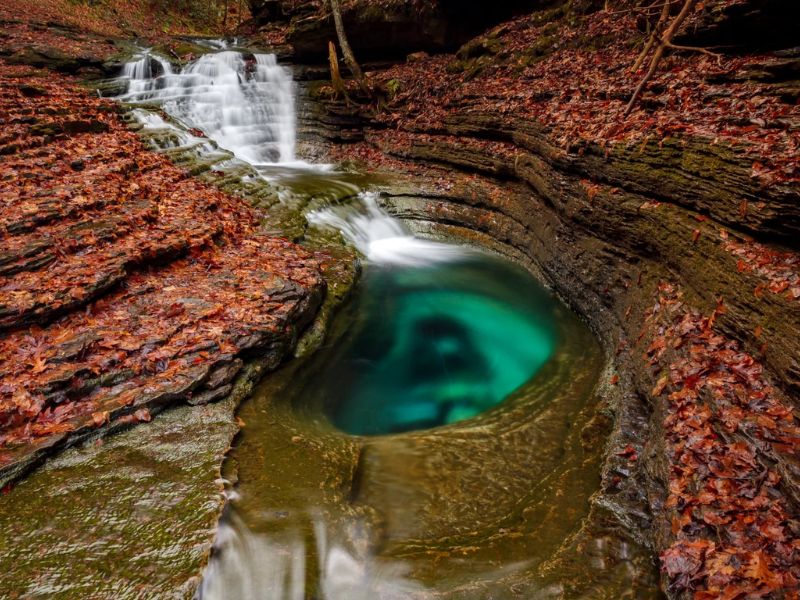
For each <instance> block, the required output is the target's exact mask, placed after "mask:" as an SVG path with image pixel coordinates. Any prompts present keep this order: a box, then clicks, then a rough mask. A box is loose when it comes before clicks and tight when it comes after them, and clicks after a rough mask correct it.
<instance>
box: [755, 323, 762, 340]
mask: <svg viewBox="0 0 800 600" xmlns="http://www.w3.org/2000/svg"><path fill="white" fill-rule="evenodd" d="M763 332H764V328H763V327H761V325H758V326H757V327H756V328H755V331H754V332H753V335H754V336H755V338H756V339H760V338H761V334H762V333H763Z"/></svg>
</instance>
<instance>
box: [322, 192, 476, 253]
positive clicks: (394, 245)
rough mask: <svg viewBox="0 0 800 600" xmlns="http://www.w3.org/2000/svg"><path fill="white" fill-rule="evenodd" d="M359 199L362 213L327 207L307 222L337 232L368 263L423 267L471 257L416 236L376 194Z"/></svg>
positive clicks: (462, 250)
mask: <svg viewBox="0 0 800 600" xmlns="http://www.w3.org/2000/svg"><path fill="white" fill-rule="evenodd" d="M359 198H360V200H361V210H357V209H356V210H354V209H353V208H352V207H337V208H326V209H323V210H320V211H316V212H313V213H310V214H309V215H307V218H308V221H309V223H312V224H314V225H319V226H323V227H332V228H334V229H338V230H339V231H341V232H342V235H344V236H345V238H347V239H348V240H349V241H350V242H351V243H352V244H353V245H354V246H355V247H356V248H357V249H358V250H359V251H360V252H361V253H362V254H363V255H364V256H365V257H366V259H367V260H368V261H369V262H372V263H376V264H396V265H404V266H424V265H426V264H433V263H437V262H443V261H453V260H460V259H463V258H464V257H466V256H467V255H469V253H470V250H469V249H468V248H465V247H463V246H456V245H453V244H443V243H439V242H433V241H430V240H423V239H419V238H416V237H414V236H413V235H412V234H411V232H409V231H408V229H406V228H405V227H404V226H403V224H402V223H401V222H400V220H399V219H395V218H394V217H392V216H390V215H389V214H388V213H386V212H385V211H384V210H382V209H381V208H380V207H379V206H378V201H377V194H375V193H372V192H364V193H362V194H360V195H359Z"/></svg>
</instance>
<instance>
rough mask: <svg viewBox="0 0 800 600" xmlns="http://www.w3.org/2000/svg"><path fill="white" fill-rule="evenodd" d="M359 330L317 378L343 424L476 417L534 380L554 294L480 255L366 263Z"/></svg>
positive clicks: (551, 344) (350, 428)
mask: <svg viewBox="0 0 800 600" xmlns="http://www.w3.org/2000/svg"><path fill="white" fill-rule="evenodd" d="M353 311H354V314H356V315H358V317H357V321H356V323H355V327H354V328H353V331H352V333H351V334H350V335H348V336H347V337H346V338H345V339H344V340H343V341H342V343H341V345H340V352H339V354H337V355H336V356H335V357H333V360H332V361H331V362H330V363H329V365H328V368H327V369H326V370H325V373H324V374H323V377H322V379H321V381H320V382H319V383H320V384H321V385H322V386H323V387H324V389H325V401H324V406H325V411H326V413H327V414H328V416H329V417H330V419H331V421H332V422H333V423H334V424H335V425H336V426H337V427H339V428H341V429H342V430H343V431H346V432H348V433H351V434H357V435H375V434H383V433H397V432H402V431H409V430H414V429H423V428H429V427H435V426H437V425H443V424H449V423H454V422H457V421H461V420H463V419H468V418H471V417H474V416H476V415H478V414H480V413H482V412H484V411H485V410H487V409H489V408H491V407H492V406H494V405H496V404H498V403H499V402H502V400H503V399H504V398H505V397H506V396H508V394H509V393H511V392H513V391H514V390H515V389H517V388H518V387H519V386H520V385H522V384H523V383H525V382H526V381H527V380H529V379H530V378H531V377H532V376H533V375H534V374H535V373H536V372H537V371H538V370H539V369H540V368H541V367H542V365H543V364H544V363H545V362H547V360H548V359H550V357H551V356H552V354H553V352H554V350H555V348H556V346H557V343H558V336H557V331H556V327H555V326H554V319H555V313H554V311H555V305H554V303H553V300H552V298H551V297H550V296H549V295H548V294H547V293H546V292H545V291H544V290H543V289H542V288H541V286H539V285H538V284H537V283H536V282H535V281H534V280H533V279H532V278H531V277H530V276H529V275H528V274H527V273H525V272H523V271H521V270H519V269H517V268H516V267H514V266H513V265H511V264H509V263H506V262H503V261H500V260H498V259H494V258H492V257H489V256H485V255H479V254H477V253H471V254H468V255H467V256H466V257H465V258H464V259H463V260H458V261H456V262H453V261H447V262H434V263H431V264H427V265H424V266H406V265H401V266H397V265H390V266H377V265H375V266H372V265H371V266H370V267H369V268H368V269H367V271H366V274H365V277H364V280H363V282H362V286H361V291H360V293H359V295H358V296H357V298H356V300H355V302H354V307H353Z"/></svg>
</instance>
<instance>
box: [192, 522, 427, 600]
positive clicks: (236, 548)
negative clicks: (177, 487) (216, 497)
mask: <svg viewBox="0 0 800 600" xmlns="http://www.w3.org/2000/svg"><path fill="white" fill-rule="evenodd" d="M277 529H279V530H278V531H276V532H274V533H273V534H272V535H270V536H264V535H258V534H256V533H253V532H252V531H250V530H249V529H248V528H247V526H246V525H245V524H244V523H243V522H242V520H241V519H240V518H238V517H237V516H235V515H233V516H232V517H231V518H230V519H229V520H228V521H227V522H225V521H224V522H223V523H222V524H221V525H220V527H219V530H218V532H217V539H216V541H215V542H214V557H213V559H212V560H211V563H210V564H209V567H208V569H207V570H206V573H205V576H204V577H203V583H202V584H201V586H200V589H199V590H198V591H197V594H196V595H195V600H234V599H235V600H303V599H304V598H307V597H308V596H307V595H306V575H307V571H308V572H311V573H314V574H316V575H318V577H319V589H318V595H316V596H315V597H317V598H319V599H320V600H373V599H374V598H382V599H384V600H407V599H408V598H409V597H412V596H415V595H418V594H415V592H416V593H419V592H422V591H423V590H424V587H423V586H422V585H420V584H419V583H417V582H415V581H414V580H412V579H410V578H409V577H408V576H407V571H408V570H407V568H406V567H405V566H404V565H403V564H402V563H387V562H382V563H380V564H379V563H378V562H377V561H376V560H375V559H374V558H372V557H371V556H369V555H368V554H367V552H366V551H365V550H363V549H360V548H359V544H358V543H357V542H354V541H353V540H352V539H349V538H350V536H348V534H347V533H343V534H342V535H341V536H335V537H337V538H340V539H338V540H337V542H334V540H332V539H331V538H332V537H334V536H332V532H331V531H329V529H328V527H327V526H326V524H325V522H324V519H323V518H322V517H321V516H319V515H317V516H315V517H313V532H314V533H313V537H314V542H315V546H316V547H315V548H314V550H315V551H316V552H315V553H314V554H313V555H310V553H309V550H310V549H309V548H307V547H306V544H305V543H304V541H303V537H302V534H301V532H300V530H293V529H291V528H288V529H284V528H280V527H278V528H277ZM356 529H357V527H356ZM309 559H312V560H314V562H313V563H310V564H309Z"/></svg>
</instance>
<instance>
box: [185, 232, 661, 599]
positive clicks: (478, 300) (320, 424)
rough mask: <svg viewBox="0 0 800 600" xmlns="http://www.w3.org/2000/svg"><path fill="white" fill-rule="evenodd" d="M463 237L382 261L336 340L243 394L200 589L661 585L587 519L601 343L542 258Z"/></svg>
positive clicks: (395, 592) (428, 593)
mask: <svg viewBox="0 0 800 600" xmlns="http://www.w3.org/2000/svg"><path fill="white" fill-rule="evenodd" d="M452 249H453V247H452V246H445V245H441V247H439V248H437V245H435V244H430V246H429V247H428V250H427V251H422V252H420V253H419V255H418V258H420V260H419V261H417V262H413V261H409V260H407V259H408V256H407V255H404V256H405V259H404V260H402V261H400V262H399V263H397V262H394V263H392V262H391V261H389V262H388V263H387V262H383V263H382V264H375V263H372V264H370V263H368V264H367V266H366V268H365V273H364V276H363V277H362V280H361V282H360V285H359V287H358V289H357V291H356V294H355V297H354V298H353V300H352V301H351V302H350V303H349V305H348V306H347V308H346V309H345V310H344V311H343V313H342V314H341V315H340V316H339V317H338V318H337V319H336V321H335V323H334V331H333V334H332V336H331V341H330V342H329V343H328V345H327V347H326V348H324V349H323V350H321V351H320V352H318V353H317V355H315V356H314V357H313V358H312V359H309V360H307V361H305V362H296V363H294V364H292V365H290V366H288V367H286V368H285V369H284V370H283V371H281V372H279V373H277V374H276V375H275V376H273V377H271V378H270V379H269V381H268V382H266V383H265V384H264V385H263V386H262V387H261V388H260V389H259V390H258V392H257V393H256V394H255V396H254V397H253V398H252V399H251V400H250V401H248V402H247V403H246V404H245V405H244V406H243V407H242V409H241V412H240V416H241V418H242V419H243V420H244V422H245V423H246V426H245V428H244V430H243V433H242V434H241V436H240V438H239V443H238V444H237V445H236V446H235V448H234V450H233V451H232V453H231V455H230V459H229V464H228V467H229V470H230V471H231V472H233V471H236V472H237V473H238V485H237V486H236V491H235V493H234V494H233V498H234V500H233V502H232V503H231V504H230V506H229V511H228V513H227V516H226V518H225V520H224V523H223V525H222V528H221V531H220V534H219V537H218V541H217V548H216V550H217V553H216V554H215V557H214V559H213V561H212V563H211V566H210V568H209V570H208V572H207V574H206V578H205V581H204V584H203V588H202V590H201V593H200V595H201V597H202V598H204V599H206V600H208V599H212V598H213V599H215V598H242V599H245V598H265V599H266V598H269V599H277V598H305V597H314V598H330V599H345V598H347V599H353V598H431V597H442V598H495V597H496V598H511V597H519V598H534V597H608V598H612V597H613V598H619V597H622V596H623V595H625V594H628V595H631V597H655V596H657V594H658V592H657V587H656V585H655V583H654V582H655V579H654V578H653V574H652V566H651V562H650V558H649V556H648V554H647V553H646V552H645V551H643V549H641V548H638V547H636V546H635V545H632V544H631V543H630V541H629V540H623V538H622V537H620V536H615V535H614V533H613V529H614V526H613V525H612V526H611V528H610V532H609V530H604V531H600V529H602V527H600V528H598V527H599V525H598V522H597V519H590V518H589V517H590V511H591V503H590V498H591V496H592V494H594V493H595V492H597V490H598V487H599V485H600V477H599V473H600V470H601V463H602V457H603V454H604V445H605V438H606V435H607V433H608V423H609V419H608V416H607V415H605V414H604V412H603V411H604V408H603V407H604V403H603V401H602V392H601V388H602V386H599V385H598V382H599V381H600V378H601V373H602V372H603V370H604V366H605V359H604V356H603V353H602V351H601V349H600V347H599V345H598V343H597V342H596V341H595V339H594V338H593V336H592V334H591V333H590V332H589V331H588V329H587V328H586V327H585V326H584V325H583V323H582V322H580V321H579V320H578V319H577V318H576V317H575V316H574V315H573V314H572V313H571V312H570V311H569V310H567V309H566V308H565V307H564V306H563V305H561V304H560V303H559V302H557V301H556V300H555V299H554V298H552V297H551V296H550V295H549V294H548V293H547V292H546V291H545V290H544V289H543V288H542V287H541V286H540V285H539V284H538V283H537V282H536V281H535V280H534V279H533V278H532V277H531V276H530V275H528V274H527V273H526V272H524V271H522V270H521V269H518V268H517V267H515V266H513V265H511V264H510V263H507V262H505V261H502V260H500V259H498V258H495V257H491V256H489V255H486V254H483V253H479V252H475V251H469V252H466V253H464V254H463V255H457V256H452V255H450V256H447V258H445V259H444V260H440V261H437V260H436V259H435V255H436V252H437V250H438V251H439V252H444V253H445V254H447V251H448V250H449V251H451V252H452ZM426 258H427V260H426ZM345 431H349V432H350V433H346V432H345ZM398 431H399V432H400V433H392V432H398ZM353 434H383V435H353ZM590 521H591V522H590Z"/></svg>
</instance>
